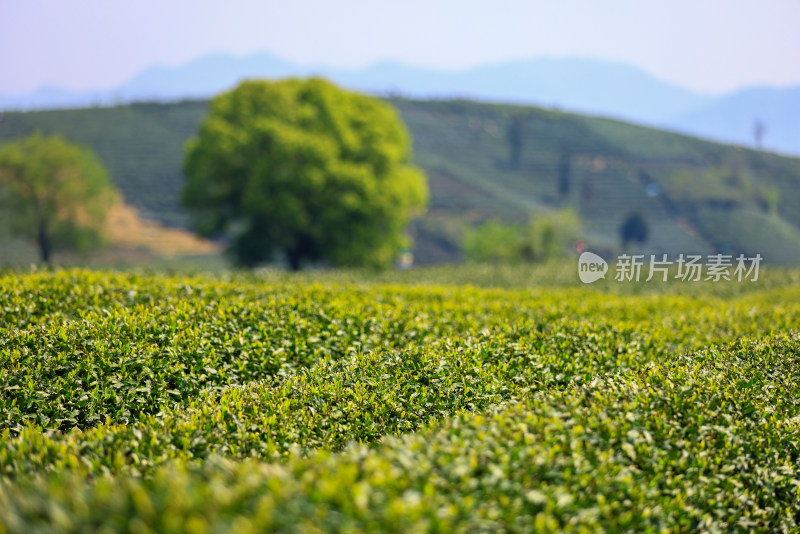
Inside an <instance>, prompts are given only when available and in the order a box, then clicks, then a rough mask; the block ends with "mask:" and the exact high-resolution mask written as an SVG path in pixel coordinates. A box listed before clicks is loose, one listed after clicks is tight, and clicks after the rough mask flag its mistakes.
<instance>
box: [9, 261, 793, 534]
mask: <svg viewBox="0 0 800 534" xmlns="http://www.w3.org/2000/svg"><path fill="white" fill-rule="evenodd" d="M450 269H451V270H450V271H448V270H447V269H439V270H429V271H414V272H411V273H403V274H392V273H390V274H387V275H376V276H372V277H370V278H369V280H368V281H364V279H363V277H362V276H361V275H358V274H353V273H351V274H347V273H345V274H337V273H317V274H313V273H312V274H305V275H302V276H289V275H281V274H275V273H262V274H256V275H244V274H227V275H226V274H218V275H213V276H212V275H204V276H177V275H166V274H147V273H127V274H121V273H102V272H101V273H97V272H89V271H81V270H69V271H57V272H39V273H35V272H34V273H27V274H19V273H13V272H7V273H5V274H2V275H0V392H1V393H0V428H2V429H3V430H2V435H0V532H14V533H17V532H19V533H28V532H76V533H77V532H92V531H102V532H196V533H202V532H209V533H211V532H236V533H240V532H241V533H246V532H265V531H266V532H269V531H278V532H330V531H332V532H362V531H372V532H429V531H434V532H482V531H486V532H499V531H511V532H528V531H567V532H570V531H574V532H594V531H598V530H611V531H633V532H692V531H697V530H703V531H720V532H727V531H751V530H756V531H772V532H782V531H783V532H792V531H798V529H800V400H799V399H800V272H798V271H779V272H772V273H768V272H765V273H764V274H763V276H762V278H761V279H760V280H759V281H758V282H752V283H750V282H743V283H737V282H730V283H728V282H721V283H719V284H712V283H708V284H702V283H697V284H694V285H693V284H683V285H680V284H677V283H676V284H661V285H651V286H646V285H641V286H637V285H635V284H629V285H625V284H622V283H617V284H616V285H614V283H613V281H611V282H606V281H601V282H600V283H598V284H597V285H593V286H580V287H578V286H576V285H575V282H574V280H573V278H576V276H573V275H574V273H572V272H570V273H569V275H568V274H564V272H566V271H565V270H564V269H558V270H557V271H558V273H561V274H559V275H558V276H556V275H555V274H554V276H553V277H552V278H551V280H552V283H550V284H549V283H547V280H548V276H544V275H542V276H539V277H538V278H537V277H536V276H535V275H534V276H532V275H529V273H524V272H522V271H520V270H518V271H515V272H510V271H509V272H507V271H479V270H475V271H472V272H470V271H464V270H460V271H459V270H458V269H453V268H450ZM469 281H471V282H472V285H461V283H463V282H469ZM456 283H458V285H456ZM495 285H503V286H505V287H491V286H495Z"/></svg>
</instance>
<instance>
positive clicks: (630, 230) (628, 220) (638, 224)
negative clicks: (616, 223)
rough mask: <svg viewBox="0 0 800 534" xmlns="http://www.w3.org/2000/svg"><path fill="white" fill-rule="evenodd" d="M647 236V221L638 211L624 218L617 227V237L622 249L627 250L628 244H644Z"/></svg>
mask: <svg viewBox="0 0 800 534" xmlns="http://www.w3.org/2000/svg"><path fill="white" fill-rule="evenodd" d="M647 234H648V228H647V221H645V219H644V216H643V215H642V214H641V213H639V212H638V211H634V212H633V213H630V214H629V215H628V216H627V217H625V220H624V221H623V222H622V224H621V225H620V227H619V236H620V241H622V248H623V249H627V248H628V245H629V244H630V243H639V244H642V243H644V242H645V241H647Z"/></svg>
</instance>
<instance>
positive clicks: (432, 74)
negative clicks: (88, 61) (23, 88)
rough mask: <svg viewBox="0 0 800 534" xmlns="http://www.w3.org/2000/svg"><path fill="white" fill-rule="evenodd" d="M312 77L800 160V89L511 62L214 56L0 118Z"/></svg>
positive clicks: (56, 95)
mask: <svg viewBox="0 0 800 534" xmlns="http://www.w3.org/2000/svg"><path fill="white" fill-rule="evenodd" d="M310 74H318V75H322V76H325V77H327V78H330V79H332V80H334V81H336V82H337V83H340V84H342V85H344V86H345V87H350V88H352V89H358V90H362V91H366V92H371V93H377V94H382V95H386V94H391V93H395V94H403V95H406V96H411V97H418V98H432V97H433V98H452V97H464V98H471V99H475V100H483V101H496V102H517V103H523V104H536V105H541V106H549V107H558V108H560V109H563V110H567V111H578V112H583V113H590V114H595V115H603V116H608V117H614V118H620V119H624V120H628V121H633V122H638V123H643V124H650V125H655V126H659V127H668V128H672V129H676V130H680V131H683V132H686V133H690V134H693V135H700V136H704V137H710V138H713V139H718V140H724V141H728V142H736V143H741V144H746V145H752V144H753V124H754V121H755V120H756V119H760V120H761V121H762V122H763V123H764V125H765V127H766V131H765V135H764V137H763V141H764V143H763V144H764V147H765V148H767V149H771V150H778V151H781V152H786V153H789V154H800V88H792V89H765V88H756V89H749V90H745V91H741V92H737V93H735V94H731V95H723V96H712V95H705V94H698V93H695V92H692V91H689V90H687V89H684V88H681V87H678V86H676V85H672V84H668V83H665V82H662V81H660V80H658V79H657V78H655V77H653V76H651V75H649V74H647V73H646V72H644V71H642V70H641V69H638V68H636V67H632V66H630V65H625V64H621V63H615V62H609V61H599V60H590V59H576V58H560V59H536V60H529V61H512V62H504V63H496V64H489V65H483V66H479V67H475V68H471V69H465V70H459V71H439V70H433V69H422V68H416V67H410V66H407V65H403V64H400V63H395V62H384V63H378V64H375V65H372V66H369V67H366V68H363V69H357V70H346V69H335V68H330V67H326V66H308V65H298V64H295V63H291V62H288V61H284V60H282V59H280V58H276V57H274V56H271V55H269V54H254V55H250V56H244V57H236V56H230V55H226V54H214V55H209V56H205V57H202V58H199V59H197V60H195V61H191V62H189V63H186V64H184V65H180V66H175V67H169V66H154V67H151V68H148V69H146V70H144V71H143V72H141V73H139V74H137V75H136V76H134V77H133V78H132V79H131V80H129V81H128V82H126V83H124V84H122V85H121V86H120V87H118V88H115V89H113V90H108V91H89V92H71V91H65V90H60V89H58V88H52V87H48V88H42V89H39V90H37V91H35V92H33V93H31V94H28V95H5V96H4V95H0V109H43V108H60V107H61V108H63V107H84V106H92V105H110V104H117V103H121V102H132V101H142V100H156V101H171V100H179V99H182V98H205V97H209V96H211V95H214V94H216V93H218V92H220V91H222V90H225V89H227V88H229V87H232V86H233V85H235V84H236V83H237V82H239V81H241V80H242V79H244V78H252V77H265V78H279V77H285V76H308V75H310Z"/></svg>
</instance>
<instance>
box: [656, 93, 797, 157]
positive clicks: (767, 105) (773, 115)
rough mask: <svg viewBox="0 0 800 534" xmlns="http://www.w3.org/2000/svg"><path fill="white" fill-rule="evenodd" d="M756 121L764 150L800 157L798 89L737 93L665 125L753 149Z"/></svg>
mask: <svg viewBox="0 0 800 534" xmlns="http://www.w3.org/2000/svg"><path fill="white" fill-rule="evenodd" d="M757 121H759V122H761V123H762V124H763V126H764V133H763V136H762V144H763V146H764V147H765V148H768V149H770V150H775V151H778V152H785V153H787V154H800V87H792V88H788V89H775V88H764V87H759V88H753V89H748V90H745V91H739V92H737V93H734V94H732V95H729V96H726V97H722V98H719V99H717V100H714V101H713V102H711V103H709V104H707V105H706V106H703V107H700V108H699V109H696V110H694V111H692V112H689V113H686V114H683V115H681V116H679V117H677V118H675V119H673V120H672V121H668V122H667V124H668V125H669V126H671V127H673V128H674V129H678V130H681V131H685V132H688V133H691V134H693V135H699V136H703V137H710V138H713V139H716V140H719V141H724V142H732V143H738V144H742V145H746V146H754V145H755V124H756V122H757Z"/></svg>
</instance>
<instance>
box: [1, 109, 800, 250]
mask: <svg viewBox="0 0 800 534" xmlns="http://www.w3.org/2000/svg"><path fill="white" fill-rule="evenodd" d="M389 103H391V104H392V105H393V106H394V107H395V108H396V109H397V111H398V112H399V114H400V115H401V116H402V119H403V122H404V123H405V124H406V125H407V127H408V129H409V131H410V132H411V134H412V136H413V139H414V142H415V146H414V163H415V164H416V165H418V166H419V167H420V168H422V169H424V170H425V173H426V174H427V176H428V181H429V185H430V190H431V195H430V207H429V210H428V212H427V213H426V215H425V216H423V217H422V218H420V219H419V220H418V221H416V222H414V223H412V226H411V231H412V233H413V235H414V240H415V247H414V248H415V250H414V252H415V259H416V261H417V262H418V263H422V262H432V261H449V262H454V261H457V260H459V259H460V246H461V235H460V232H455V231H451V230H450V229H451V228H453V227H458V228H461V227H463V226H465V225H474V224H476V223H478V222H480V221H486V220H492V219H504V220H523V219H524V218H525V217H526V216H527V214H528V213H530V212H531V211H532V210H538V211H546V210H547V209H548V208H551V207H554V206H557V207H566V206H571V207H572V208H573V209H575V210H576V212H577V213H578V214H579V215H580V217H581V220H582V221H583V223H584V225H585V227H586V228H587V229H590V230H591V231H592V232H594V233H596V234H598V237H599V238H601V239H602V240H603V241H604V242H607V243H617V242H618V237H619V236H618V228H619V223H620V220H619V219H620V217H621V216H623V215H625V214H626V213H628V212H629V211H630V210H631V209H632V208H633V207H635V208H636V209H640V210H643V211H646V212H648V213H649V212H654V213H664V212H665V210H666V212H667V215H668V216H667V215H662V216H661V217H658V218H653V219H652V220H649V221H648V222H649V223H650V226H651V228H650V230H651V235H653V236H657V235H668V236H673V237H674V239H675V241H674V244H673V249H672V250H664V252H669V253H680V252H686V251H689V250H700V249H705V248H708V249H709V250H708V252H713V250H711V249H710V247H708V246H707V243H719V242H721V241H723V239H722V236H720V235H718V234H717V233H716V228H717V227H718V226H717V225H703V224H697V225H696V226H695V225H692V226H693V228H691V229H690V230H691V231H694V232H696V233H697V237H696V238H692V237H691V235H687V233H686V232H687V231H686V229H685V227H686V224H685V221H687V220H688V221H690V222H693V221H694V214H696V213H697V211H698V210H699V209H703V208H705V207H714V206H713V205H711V204H713V203H716V204H718V205H719V208H720V209H726V210H730V207H731V205H733V204H736V205H738V206H739V207H740V208H742V209H747V210H753V209H758V210H761V211H764V212H767V211H770V210H772V211H773V212H777V215H779V216H780V218H781V219H783V220H785V221H786V222H788V223H790V224H792V225H793V226H795V227H800V195H799V194H797V191H798V180H800V159H798V158H787V157H782V156H779V155H777V154H769V153H764V152H760V151H753V150H748V149H745V148H741V147H733V146H726V145H721V144H716V143H712V142H708V141H703V140H699V139H695V138H691V137H688V136H682V135H678V134H675V133H671V132H665V131H660V130H655V129H652V128H644V127H641V126H636V125H632V124H628V123H624V122H620V121H614V120H608V119H603V118H595V117H587V116H580V115H575V114H569V113H559V112H555V111H552V110H546V109H541V108H535V107H527V106H511V105H496V104H487V103H480V102H469V101H464V100H450V101H443V100H434V101H419V100H408V99H391V100H389ZM208 111H209V103H208V102H207V101H187V102H174V103H168V104H159V103H148V104H133V105H130V106H127V105H126V106H118V107H112V108H92V109H81V110H49V111H35V112H25V113H19V112H6V113H4V118H3V121H2V122H0V140H2V141H11V140H15V139H19V138H21V137H24V136H27V135H30V134H31V133H33V132H34V131H36V130H37V129H38V130H41V131H42V132H44V133H45V134H54V133H58V134H61V135H63V136H64V137H66V138H67V139H69V140H70V141H73V142H77V143H81V144H84V145H86V146H89V147H91V148H92V149H93V150H94V151H95V152H96V153H97V154H98V156H99V157H100V159H101V160H102V161H103V163H104V164H105V165H106V166H107V167H108V169H109V171H110V172H111V175H112V178H113V179H114V181H115V184H116V186H117V187H118V188H119V189H120V191H121V192H122V193H123V194H124V196H125V199H126V202H128V203H130V204H131V205H132V206H134V207H136V208H137V209H139V211H140V213H141V214H142V215H143V216H144V217H146V218H149V219H155V220H158V221H161V222H163V223H165V224H168V225H171V226H181V227H188V224H189V220H188V217H187V215H186V213H185V211H184V210H183V209H182V208H181V205H180V202H179V200H180V198H179V197H180V194H181V190H182V188H183V185H184V178H183V176H182V173H181V160H182V156H183V154H184V152H183V149H184V145H185V143H186V141H187V139H189V138H190V137H191V136H192V135H193V134H194V133H195V132H196V131H197V127H198V124H199V123H200V122H201V121H202V120H203V118H204V117H205V116H206V115H207V114H208ZM519 115H523V116H524V117H525V120H524V121H523V122H524V124H523V128H522V130H521V132H520V133H522V134H523V136H524V149H523V150H521V151H520V162H519V163H520V164H519V169H518V170H515V169H512V168H511V167H509V165H508V161H509V156H510V154H509V143H508V139H507V135H506V132H508V128H509V127H510V126H511V124H512V119H513V117H515V116H519ZM494 128H496V129H497V130H495V129H494ZM491 132H495V133H491ZM601 161H605V162H606V163H607V164H608V163H609V162H610V163H611V164H608V165H607V168H606V171H604V172H598V171H597V170H596V167H595V163H599V162H601ZM640 175H646V176H648V177H649V178H650V182H655V183H657V184H658V185H659V186H660V190H661V193H660V194H659V195H657V196H655V197H648V196H647V195H646V194H645V187H646V186H647V185H648V183H643V182H641V181H640V180H638V179H637V176H640ZM681 177H682V178H681ZM676 179H678V181H680V180H683V185H684V186H685V187H686V188H682V187H677V188H676V187H674V186H675V185H676V184H675V183H674V181H675V180H676ZM727 180H729V181H730V183H727ZM748 184H749V185H748ZM588 185H592V186H593V194H589V195H586V197H587V198H588V199H589V200H590V202H589V204H586V203H581V204H578V202H579V200H580V199H581V198H582V197H583V196H584V195H583V192H584V189H585V188H586V186H588ZM567 186H569V187H567ZM747 188H749V192H747V191H748V189H747ZM567 189H568V191H567ZM770 232H771V230H770V229H768V228H765V229H760V228H758V227H754V228H753V229H752V233H753V234H754V235H755V236H756V238H757V239H758V240H760V241H770V242H771V243H774V240H772V239H770ZM678 238H682V239H681V240H678ZM0 246H3V248H4V250H7V248H5V242H3V243H0ZM771 246H772V247H777V248H770V249H767V247H766V246H762V247H761V248H760V249H759V252H760V253H761V254H762V255H764V256H765V257H775V256H777V255H780V254H783V252H782V251H784V250H785V249H786V247H785V246H782V245H780V244H777V243H776V244H774V245H771Z"/></svg>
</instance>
